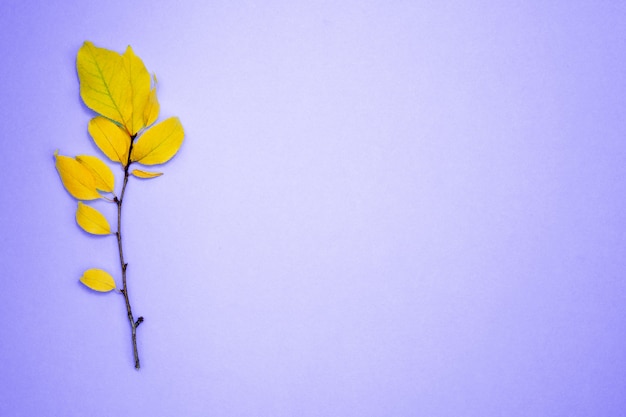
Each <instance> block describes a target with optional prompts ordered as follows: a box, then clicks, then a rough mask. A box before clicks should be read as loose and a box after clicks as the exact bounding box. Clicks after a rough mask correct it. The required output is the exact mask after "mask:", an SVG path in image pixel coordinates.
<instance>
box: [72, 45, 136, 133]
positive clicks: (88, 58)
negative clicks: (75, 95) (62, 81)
mask: <svg viewBox="0 0 626 417" xmlns="http://www.w3.org/2000/svg"><path fill="white" fill-rule="evenodd" d="M76 69H77V70H78V78H79V81H80V96H81V97H82V98H83V101H84V102H85V105H87V107H89V108H90V109H92V110H93V111H95V112H96V113H99V114H101V115H103V116H105V117H107V118H109V119H111V120H113V121H116V122H118V123H119V124H121V125H123V126H125V127H126V130H128V131H129V134H130V129H129V126H132V121H131V120H132V114H133V101H132V86H131V81H130V80H131V78H130V76H129V74H128V71H127V68H126V65H125V60H124V57H123V56H122V55H121V54H119V53H117V52H114V51H110V50H108V49H105V48H98V47H96V46H94V44H93V43H91V42H85V43H84V44H83V46H82V47H81V48H80V49H79V50H78V55H77V57H76Z"/></svg>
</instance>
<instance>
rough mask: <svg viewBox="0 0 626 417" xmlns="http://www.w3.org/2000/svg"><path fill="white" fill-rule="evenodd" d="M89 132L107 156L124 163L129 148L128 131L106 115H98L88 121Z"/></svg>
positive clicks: (126, 160) (126, 159)
mask: <svg viewBox="0 0 626 417" xmlns="http://www.w3.org/2000/svg"><path fill="white" fill-rule="evenodd" d="M89 134H90V135H91V137H92V138H93V141H94V142H95V143H96V145H97V146H98V148H100V150H101V151H102V153H104V154H105V155H106V156H107V158H109V159H110V160H111V161H113V162H119V163H120V164H122V165H126V163H127V162H128V149H129V148H130V136H129V135H128V132H126V131H125V130H124V129H122V128H120V127H119V126H118V125H116V124H115V123H114V122H112V121H111V120H109V119H107V118H106V117H102V116H98V117H94V118H93V119H91V121H90V122H89Z"/></svg>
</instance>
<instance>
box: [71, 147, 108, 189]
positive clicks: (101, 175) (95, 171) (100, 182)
mask: <svg viewBox="0 0 626 417" xmlns="http://www.w3.org/2000/svg"><path fill="white" fill-rule="evenodd" d="M76 160H77V161H78V162H80V163H81V164H83V165H84V166H85V167H86V168H87V169H88V170H89V171H91V175H93V178H94V179H95V180H96V188H97V189H98V190H102V191H106V192H107V193H112V192H113V187H115V177H114V176H113V172H112V171H111V168H109V166H108V165H107V164H105V163H104V162H102V160H100V158H98V157H96V156H90V155H78V156H77V157H76Z"/></svg>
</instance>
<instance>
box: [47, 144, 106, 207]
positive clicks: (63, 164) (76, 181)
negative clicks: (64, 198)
mask: <svg viewBox="0 0 626 417" xmlns="http://www.w3.org/2000/svg"><path fill="white" fill-rule="evenodd" d="M54 157H55V160H56V162H55V167H56V169H57V171H58V172H59V175H60V176H61V181H62V182H63V186H64V187H65V189H66V190H67V192H68V193H70V194H71V195H72V196H73V197H74V198H76V199H78V200H95V199H98V198H101V197H102V196H101V195H100V194H99V193H98V190H97V189H96V180H95V179H94V177H93V175H92V174H91V171H89V169H87V168H86V167H85V166H84V165H83V164H81V163H80V162H78V161H77V160H76V159H74V158H70V157H69V156H63V155H59V152H58V151H56V152H55V153H54Z"/></svg>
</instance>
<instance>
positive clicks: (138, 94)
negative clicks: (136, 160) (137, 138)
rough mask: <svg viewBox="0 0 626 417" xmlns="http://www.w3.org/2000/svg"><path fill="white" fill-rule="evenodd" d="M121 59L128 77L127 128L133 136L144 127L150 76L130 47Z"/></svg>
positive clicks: (149, 95)
mask: <svg viewBox="0 0 626 417" xmlns="http://www.w3.org/2000/svg"><path fill="white" fill-rule="evenodd" d="M123 57H124V64H125V66H126V72H127V74H128V76H129V77H130V88H131V90H130V91H131V103H132V109H131V111H132V117H131V118H130V120H129V122H130V125H128V126H127V128H128V130H129V133H130V134H131V135H135V134H137V132H139V131H140V130H141V129H143V127H144V126H145V125H146V123H145V121H144V112H145V109H146V105H147V103H148V99H149V98H150V97H151V90H150V74H149V73H148V70H147V69H146V66H145V65H144V64H143V61H142V60H141V59H140V58H139V57H138V56H137V55H135V53H134V52H133V49H132V48H131V47H130V46H128V48H126V52H124V55H123ZM155 97H156V96H155Z"/></svg>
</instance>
